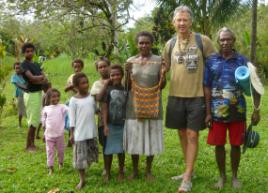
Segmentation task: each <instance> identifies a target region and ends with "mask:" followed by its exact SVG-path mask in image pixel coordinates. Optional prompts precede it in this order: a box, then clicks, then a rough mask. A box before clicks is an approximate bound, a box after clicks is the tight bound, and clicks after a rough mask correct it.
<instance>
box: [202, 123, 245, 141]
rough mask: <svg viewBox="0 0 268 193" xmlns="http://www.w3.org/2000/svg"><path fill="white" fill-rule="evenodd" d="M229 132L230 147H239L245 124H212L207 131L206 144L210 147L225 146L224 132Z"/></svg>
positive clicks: (242, 139) (242, 138)
mask: <svg viewBox="0 0 268 193" xmlns="http://www.w3.org/2000/svg"><path fill="white" fill-rule="evenodd" d="M227 129H228V130H229V142H230V144H231V145H235V146H239V145H242V144H243V143H244V136H245V131H246V122H245V121H238V122H230V123H222V122H212V124H211V128H210V129H209V133H208V139H207V143H208V144H210V145H225V143H226V131H227Z"/></svg>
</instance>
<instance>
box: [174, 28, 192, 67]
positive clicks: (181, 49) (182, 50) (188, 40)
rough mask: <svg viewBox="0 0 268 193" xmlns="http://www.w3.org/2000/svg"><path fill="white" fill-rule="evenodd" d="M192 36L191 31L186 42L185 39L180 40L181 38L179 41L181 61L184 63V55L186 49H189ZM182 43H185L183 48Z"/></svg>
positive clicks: (179, 57) (179, 58)
mask: <svg viewBox="0 0 268 193" xmlns="http://www.w3.org/2000/svg"><path fill="white" fill-rule="evenodd" d="M190 36H191V33H189V35H188V36H187V38H186V41H185V43H184V42H183V40H180V38H179V42H178V44H179V52H178V53H177V55H178V62H179V63H183V61H184V56H185V55H186V49H187V47H188V45H189V42H190ZM182 44H184V47H183V48H182Z"/></svg>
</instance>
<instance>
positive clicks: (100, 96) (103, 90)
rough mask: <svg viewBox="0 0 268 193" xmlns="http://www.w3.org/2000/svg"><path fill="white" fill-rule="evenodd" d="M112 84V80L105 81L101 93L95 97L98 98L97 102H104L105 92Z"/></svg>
mask: <svg viewBox="0 0 268 193" xmlns="http://www.w3.org/2000/svg"><path fill="white" fill-rule="evenodd" d="M110 82H111V80H110V79H107V80H105V81H104V85H103V88H102V89H101V90H100V92H99V93H98V94H96V95H95V96H96V101H98V102H99V101H101V100H102V98H103V96H104V94H105V92H106V90H107V87H108V86H109V84H110Z"/></svg>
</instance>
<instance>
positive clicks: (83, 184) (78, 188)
mask: <svg viewBox="0 0 268 193" xmlns="http://www.w3.org/2000/svg"><path fill="white" fill-rule="evenodd" d="M85 185H86V182H85V181H80V182H79V184H77V186H76V189H77V190H81V189H82V188H83V187H84V186H85Z"/></svg>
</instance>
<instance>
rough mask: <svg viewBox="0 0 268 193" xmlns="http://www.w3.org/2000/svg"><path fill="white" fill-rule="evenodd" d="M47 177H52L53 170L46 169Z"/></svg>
mask: <svg viewBox="0 0 268 193" xmlns="http://www.w3.org/2000/svg"><path fill="white" fill-rule="evenodd" d="M48 175H49V176H52V175H53V168H49V169H48Z"/></svg>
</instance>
